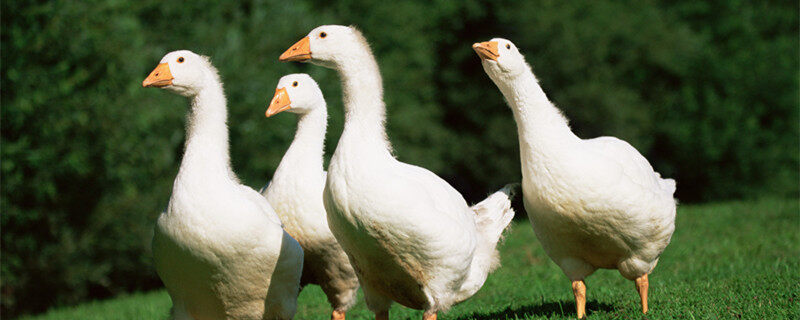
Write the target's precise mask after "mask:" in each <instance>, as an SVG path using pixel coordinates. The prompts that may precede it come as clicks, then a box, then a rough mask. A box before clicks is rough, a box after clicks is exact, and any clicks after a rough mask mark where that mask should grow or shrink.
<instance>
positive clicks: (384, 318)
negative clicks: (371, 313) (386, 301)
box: [375, 310, 389, 320]
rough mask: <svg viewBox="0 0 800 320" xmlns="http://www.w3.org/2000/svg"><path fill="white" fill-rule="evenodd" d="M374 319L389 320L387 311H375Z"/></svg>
mask: <svg viewBox="0 0 800 320" xmlns="http://www.w3.org/2000/svg"><path fill="white" fill-rule="evenodd" d="M375 320H389V311H388V310H387V311H381V312H376V313H375Z"/></svg>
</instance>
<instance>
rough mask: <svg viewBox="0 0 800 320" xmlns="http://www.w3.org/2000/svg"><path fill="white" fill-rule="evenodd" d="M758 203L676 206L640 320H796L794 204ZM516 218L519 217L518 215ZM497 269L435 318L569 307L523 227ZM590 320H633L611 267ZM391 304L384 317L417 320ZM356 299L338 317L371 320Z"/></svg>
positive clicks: (799, 227) (310, 313)
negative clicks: (669, 238) (674, 220)
mask: <svg viewBox="0 0 800 320" xmlns="http://www.w3.org/2000/svg"><path fill="white" fill-rule="evenodd" d="M798 204H799V202H798V200H762V201H754V202H726V203H717V204H707V205H685V206H680V209H679V211H678V226H677V229H676V231H675V235H674V236H673V238H672V244H670V246H669V247H668V248H667V250H666V252H664V254H663V256H662V258H661V261H660V263H659V265H658V267H656V269H655V271H654V272H653V273H652V274H651V276H650V297H649V301H650V312H649V313H648V315H647V318H650V319H667V318H680V319H706V318H714V319H716V318H742V319H788V318H798V317H800V303H798V299H800V289H798V284H799V283H800V232H798V231H800V206H799V205H798ZM521 214H522V213H521ZM501 251H502V259H503V266H502V267H501V268H500V269H498V270H497V271H496V272H495V273H493V274H492V275H491V276H490V277H489V279H488V280H487V282H486V284H485V285H484V287H483V289H481V291H479V292H478V293H477V294H476V295H475V296H474V297H472V298H471V299H469V300H467V301H466V302H464V303H462V304H460V305H457V306H455V307H454V308H453V309H452V310H450V311H449V312H447V313H443V314H441V315H440V317H439V318H440V319H459V320H467V319H543V318H550V319H568V318H573V317H574V307H575V305H574V303H573V301H572V293H571V289H570V284H569V281H568V280H567V278H566V277H565V276H564V275H563V274H562V273H561V271H560V270H559V269H558V267H556V266H555V265H554V264H553V263H552V262H551V261H550V259H549V258H548V257H547V256H546V255H545V254H544V252H543V251H542V248H541V246H540V245H539V243H538V241H537V240H536V237H535V236H534V234H533V231H532V230H531V227H530V225H529V224H528V223H527V221H520V222H518V223H516V224H515V225H514V226H513V227H512V229H511V232H510V233H509V234H508V236H507V237H506V239H505V241H504V243H503V244H502V245H501ZM586 284H587V287H588V290H587V296H588V301H589V304H588V306H587V311H588V314H589V317H590V319H621V318H622V319H640V318H642V315H641V314H640V313H639V306H638V303H637V301H638V296H637V295H636V292H635V291H634V286H633V283H632V282H630V281H628V280H625V279H624V278H622V277H621V276H620V275H619V273H617V272H616V271H612V270H601V271H598V272H597V273H595V274H594V275H592V276H591V277H589V278H588V279H587V281H586ZM169 307H170V301H169V296H168V295H167V294H166V293H165V292H164V291H163V290H161V291H156V292H151V293H142V294H132V295H128V296H124V297H119V298H117V299H113V300H108V301H100V302H92V303H87V304H83V305H80V306H76V307H70V308H63V309H56V310H52V311H50V312H48V313H47V314H43V315H40V316H35V317H27V318H25V319H29V320H45V319H165V318H167V315H168V311H169ZM298 309H299V310H298V313H297V316H296V317H295V318H296V319H328V318H329V312H330V307H329V306H328V304H327V302H326V300H325V297H324V295H323V294H322V291H321V290H320V289H319V287H316V286H312V287H308V288H306V289H305V290H303V292H302V293H301V294H300V300H299V308H298ZM421 316H422V313H421V312H420V311H417V310H411V309H407V308H404V307H401V306H399V305H395V306H394V307H393V308H392V311H391V315H390V317H391V318H392V319H421ZM371 318H372V316H371V314H370V312H369V311H368V310H367V308H366V306H365V305H364V302H363V299H359V303H358V304H357V305H356V306H355V307H354V308H353V309H352V310H351V311H350V312H349V314H348V319H371Z"/></svg>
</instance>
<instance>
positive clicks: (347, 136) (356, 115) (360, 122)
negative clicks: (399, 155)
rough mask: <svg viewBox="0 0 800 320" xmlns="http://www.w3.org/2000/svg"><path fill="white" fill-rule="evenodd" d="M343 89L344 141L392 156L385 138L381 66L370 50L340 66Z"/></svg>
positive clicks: (342, 139) (340, 63) (342, 62)
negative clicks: (379, 68) (379, 66)
mask: <svg viewBox="0 0 800 320" xmlns="http://www.w3.org/2000/svg"><path fill="white" fill-rule="evenodd" d="M337 70H338V71H339V75H340V76H341V78H342V81H343V86H344V109H345V122H344V130H343V131H342V137H341V138H340V143H342V142H354V143H358V144H361V145H363V146H364V147H367V148H368V149H371V150H375V151H378V152H380V153H385V154H386V155H389V156H391V144H390V143H389V139H388V138H387V136H386V128H385V122H386V105H385V104H384V102H383V81H382V80H381V75H380V71H379V70H378V63H377V62H376V61H375V57H373V56H372V54H371V53H370V52H369V50H363V54H360V55H354V56H350V57H348V59H346V60H344V61H339V62H338V63H337Z"/></svg>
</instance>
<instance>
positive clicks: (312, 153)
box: [261, 74, 358, 320]
mask: <svg viewBox="0 0 800 320" xmlns="http://www.w3.org/2000/svg"><path fill="white" fill-rule="evenodd" d="M282 111H287V112H292V113H295V114H297V133H295V137H294V140H293V141H292V144H291V146H289V150H287V151H286V154H284V156H283V159H281V162H280V164H279V165H278V169H277V170H275V175H274V176H273V177H272V181H270V183H269V185H268V186H267V187H265V188H264V189H263V190H262V192H261V194H262V195H264V197H266V198H267V200H268V201H269V203H270V204H272V206H273V207H274V208H275V211H276V212H277V213H278V217H279V218H280V219H281V221H282V222H283V226H284V229H285V230H286V232H288V233H289V234H290V235H292V237H293V238H294V239H296V240H297V241H298V242H300V245H301V246H302V247H303V252H304V254H305V261H304V262H303V266H304V267H303V276H302V278H301V279H300V285H301V287H302V286H304V285H306V284H309V283H313V284H317V285H319V286H320V287H321V288H322V291H323V292H325V295H326V296H327V298H328V302H330V304H331V306H332V307H333V312H332V313H331V319H332V320H344V319H345V313H346V312H347V309H349V308H350V307H352V306H353V304H355V302H356V293H357V292H358V278H356V274H355V271H353V267H352V266H351V265H350V261H349V260H348V258H347V255H346V254H345V253H344V251H343V250H342V247H341V246H340V245H339V243H338V242H336V238H334V236H333V234H332V233H331V229H330V228H329V227H328V220H327V218H326V213H325V205H324V204H323V203H322V191H323V189H324V188H325V177H326V173H325V171H324V170H323V169H322V157H323V154H324V150H323V147H324V146H323V144H324V142H325V127H326V125H327V120H328V111H327V109H326V104H325V99H324V98H323V96H322V91H320V89H319V86H317V83H316V82H315V81H314V79H312V78H311V77H310V76H309V75H307V74H290V75H287V76H284V77H282V78H281V79H280V81H279V82H278V87H277V89H276V90H275V96H274V97H273V98H272V100H271V102H270V104H269V108H268V109H267V112H266V115H267V117H271V116H273V115H275V114H277V113H279V112H282Z"/></svg>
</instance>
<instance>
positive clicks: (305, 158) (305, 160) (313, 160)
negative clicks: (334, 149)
mask: <svg viewBox="0 0 800 320" xmlns="http://www.w3.org/2000/svg"><path fill="white" fill-rule="evenodd" d="M321 103H322V104H323V105H322V106H321V107H318V108H315V109H314V110H312V111H310V112H309V113H306V114H302V115H299V116H298V117H297V132H296V133H295V135H294V140H292V144H291V145H290V146H289V149H288V150H286V153H285V154H284V155H283V159H281V163H280V164H279V165H278V169H277V170H275V175H274V176H273V177H272V180H273V182H278V181H281V180H283V179H284V178H286V177H299V178H300V179H305V178H306V177H309V174H315V175H318V174H320V173H321V172H322V162H323V155H324V152H325V151H324V147H325V146H324V145H325V129H326V126H327V122H328V113H327V111H326V106H325V103H324V101H323V102H321ZM309 182H310V181H309Z"/></svg>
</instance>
